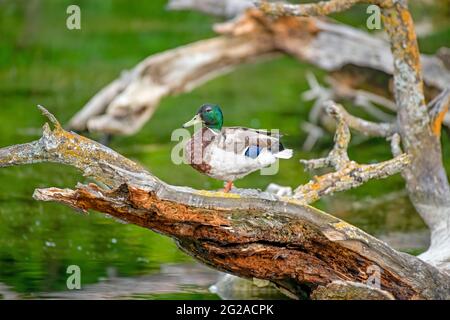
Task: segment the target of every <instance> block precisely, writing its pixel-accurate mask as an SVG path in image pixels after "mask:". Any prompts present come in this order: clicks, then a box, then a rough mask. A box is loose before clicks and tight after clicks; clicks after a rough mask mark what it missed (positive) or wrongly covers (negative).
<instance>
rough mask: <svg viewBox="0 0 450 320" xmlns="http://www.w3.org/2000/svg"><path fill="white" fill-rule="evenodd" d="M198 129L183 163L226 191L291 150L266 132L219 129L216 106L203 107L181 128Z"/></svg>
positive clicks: (219, 115) (287, 155)
mask: <svg viewBox="0 0 450 320" xmlns="http://www.w3.org/2000/svg"><path fill="white" fill-rule="evenodd" d="M190 126H198V127H200V126H201V129H199V130H197V131H196V132H195V133H194V135H193V136H192V138H191V139H190V140H189V141H188V142H187V144H186V146H185V149H184V152H185V157H186V160H187V162H188V163H189V164H190V165H191V166H192V167H193V168H194V169H196V170H197V171H199V172H201V173H203V174H206V175H207V176H209V177H212V178H215V179H218V180H222V181H225V182H226V184H225V188H224V190H223V191H224V192H229V191H230V190H231V188H232V186H233V181H235V180H237V179H240V178H242V177H244V176H246V175H248V174H249V173H252V172H254V171H256V170H259V169H262V168H264V167H267V166H269V165H271V164H274V163H275V162H276V161H277V159H289V158H291V157H292V150H291V149H285V148H284V147H283V145H282V144H281V142H280V135H279V134H273V133H272V132H270V131H265V130H256V129H249V128H243V127H223V113H222V110H221V109H220V107H219V106H218V105H213V104H204V105H202V106H201V107H200V109H199V110H198V112H197V113H196V114H195V116H194V118H192V120H190V121H188V122H186V123H185V124H184V125H183V128H187V127H190Z"/></svg>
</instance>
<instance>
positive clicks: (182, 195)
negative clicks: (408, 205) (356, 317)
mask: <svg viewBox="0 0 450 320" xmlns="http://www.w3.org/2000/svg"><path fill="white" fill-rule="evenodd" d="M44 113H45V114H46V115H47V116H48V117H49V118H50V120H51V122H52V123H53V126H54V129H53V130H50V126H49V125H48V124H46V125H45V126H44V133H43V136H42V138H41V139H40V140H37V141H34V142H30V143H26V144H22V145H15V146H11V147H6V148H3V149H0V167H8V166H13V165H21V164H28V163H37V162H56V163H63V164H68V165H71V166H74V167H76V168H78V169H80V170H81V171H82V172H83V173H84V175H85V176H90V177H92V178H94V179H95V180H97V181H101V182H102V183H104V184H105V185H106V186H107V187H109V188H111V189H103V188H101V187H99V186H97V185H95V184H90V185H78V186H77V188H76V189H75V190H70V189H58V188H48V189H37V190H36V191H35V194H34V198H35V199H37V200H43V201H56V202H60V203H64V204H66V205H69V206H71V207H72V208H75V209H77V210H81V211H83V212H86V211H87V210H89V209H92V210H96V211H100V212H103V213H107V214H109V215H111V216H114V217H116V218H118V219H121V220H124V221H127V222H129V223H133V224H136V225H138V226H141V227H145V228H149V229H152V230H154V231H157V232H159V233H162V234H165V235H167V236H170V237H172V238H174V239H176V241H177V243H178V244H179V246H180V248H182V249H183V250H184V251H186V252H187V253H189V254H191V255H192V256H194V257H195V258H197V259H198V260H200V261H202V262H203V263H205V264H207V265H209V266H212V267H214V268H216V269H218V270H221V271H225V272H228V273H232V274H234V275H237V276H240V277H244V278H250V279H251V278H258V279H262V280H268V281H271V282H272V283H274V284H276V285H277V286H278V287H280V288H282V290H283V291H284V292H288V293H289V294H290V295H291V296H296V297H299V298H300V297H304V296H305V295H306V296H310V295H311V293H312V292H313V291H314V290H316V289H317V288H319V287H321V286H322V287H327V286H328V285H329V284H330V283H333V282H335V281H345V282H352V283H353V282H357V283H363V284H364V283H365V281H366V280H367V279H368V278H369V277H370V272H369V270H370V268H369V267H370V266H373V265H376V266H378V267H379V268H381V270H382V272H381V290H382V291H383V292H387V293H389V294H391V295H392V296H393V297H395V298H396V299H450V276H449V275H448V274H446V273H445V272H443V271H440V270H438V269H437V268H435V267H433V266H431V265H430V264H428V263H425V262H423V261H421V260H420V259H418V258H416V257H413V256H410V255H408V254H404V253H400V252H397V251H395V250H394V249H392V248H390V247H389V246H388V245H387V244H385V243H384V242H381V241H379V240H377V239H375V238H373V237H371V236H370V235H368V234H366V233H365V232H363V231H361V230H360V229H358V228H356V227H354V226H351V225H349V224H347V223H345V222H344V221H342V220H340V219H338V218H335V217H333V216H331V215H328V214H326V213H324V212H321V211H319V210H317V209H315V208H313V207H310V206H307V205H304V204H302V203H301V202H299V201H298V200H295V199H292V198H287V197H278V196H276V195H273V194H269V193H264V192H258V191H256V190H246V189H239V190H237V193H233V194H224V193H222V192H212V191H204V190H194V189H191V188H187V187H177V186H171V185H168V184H166V183H164V182H162V181H160V180H159V179H158V178H156V177H154V176H153V175H151V174H150V173H149V172H148V171H146V170H145V169H143V168H142V167H141V166H139V165H137V164H135V163H133V162H132V161H130V160H128V159H126V158H124V157H122V156H121V155H119V154H117V153H116V152H114V151H113V150H111V149H109V148H107V147H105V146H102V145H101V144H99V143H97V142H94V141H91V140H89V139H87V138H84V137H82V136H79V135H77V134H75V133H71V132H67V131H65V130H63V129H62V128H61V126H60V125H59V123H58V122H57V121H56V119H55V118H54V117H53V116H51V115H50V114H48V113H47V112H45V110H44ZM362 287H364V286H362ZM328 288H329V287H328ZM328 290H329V289H328ZM341 290H342V289H341V288H340V289H339V291H341ZM372 291H373V290H372V289H367V290H361V293H360V296H361V297H363V296H364V297H367V296H368V294H369V293H370V292H372ZM328 294H330V293H328ZM310 297H312V298H314V295H313V296H310Z"/></svg>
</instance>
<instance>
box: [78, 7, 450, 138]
mask: <svg viewBox="0 0 450 320" xmlns="http://www.w3.org/2000/svg"><path fill="white" fill-rule="evenodd" d="M225 2H228V1H225ZM192 3H193V6H194V7H195V8H197V9H198V2H197V1H193V2H192ZM215 31H216V32H218V33H220V34H222V35H223V36H221V37H218V38H213V39H210V40H204V41H200V42H195V43H192V44H189V45H186V46H183V47H180V48H176V49H172V50H168V51H166V52H163V53H159V54H157V55H154V56H150V57H148V58H147V59H145V60H144V61H142V62H141V63H140V64H138V65H137V66H136V67H135V68H134V69H133V70H131V71H129V72H124V73H123V75H122V76H121V77H120V78H119V79H117V80H115V81H113V82H112V83H111V84H110V85H108V86H106V87H105V88H104V89H103V90H101V91H100V92H98V93H97V94H96V95H95V96H94V97H93V98H92V99H91V100H90V101H89V102H88V103H87V104H86V105H85V106H84V107H83V109H82V110H80V111H79V112H78V113H77V114H76V115H75V116H74V117H73V118H72V119H71V120H70V122H69V128H71V129H75V130H79V131H81V130H86V129H88V130H90V131H98V132H103V133H109V134H134V133H136V132H137V131H139V130H140V129H141V128H142V126H143V125H144V124H145V123H146V121H148V120H149V119H150V118H151V116H152V114H153V112H154V111H155V109H156V108H157V106H158V104H159V101H160V100H161V99H162V98H163V97H165V96H168V95H176V94H180V93H183V92H188V91H190V90H192V89H193V88H195V87H197V86H199V85H201V84H202V83H204V82H205V81H208V80H211V79H213V78H215V77H217V76H219V75H222V74H224V73H226V72H229V71H231V70H233V68H235V67H236V66H238V65H240V64H243V63H248V62H252V61H255V60H258V59H259V58H261V57H264V58H272V57H275V56H276V54H275V53H285V54H288V55H291V56H293V57H295V58H297V59H299V60H300V61H305V62H308V63H311V64H313V65H315V66H317V67H319V68H322V69H324V70H327V71H339V70H341V69H343V68H344V67H345V66H347V65H354V66H358V67H359V68H361V69H371V70H378V71H381V72H384V73H386V74H392V73H393V67H392V66H393V63H392V56H391V54H390V50H389V46H388V44H387V43H386V42H384V41H383V40H381V39H377V38H374V37H373V36H371V35H369V34H367V33H365V32H362V31H359V30H357V29H354V28H351V27H348V26H344V25H339V24H336V23H332V22H327V21H321V20H318V19H313V18H306V19H305V18H296V17H279V18H277V19H272V18H268V17H265V16H264V14H262V12H261V11H259V10H256V9H253V10H248V11H246V12H245V13H243V14H242V15H240V16H239V17H237V18H236V19H233V20H231V21H229V22H227V23H224V24H219V25H216V26H215ZM421 59H422V63H423V71H424V79H425V82H426V83H427V85H429V86H431V87H436V88H439V89H440V90H442V89H443V88H445V86H446V85H447V84H448V83H449V82H450V71H448V70H447V69H446V68H445V66H444V65H443V63H442V61H441V60H440V59H438V58H436V57H434V56H427V55H422V56H421Z"/></svg>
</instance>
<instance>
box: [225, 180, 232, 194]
mask: <svg viewBox="0 0 450 320" xmlns="http://www.w3.org/2000/svg"><path fill="white" fill-rule="evenodd" d="M232 187H233V181H227V183H226V184H225V188H224V189H223V192H225V193H228V192H230V190H231V188H232Z"/></svg>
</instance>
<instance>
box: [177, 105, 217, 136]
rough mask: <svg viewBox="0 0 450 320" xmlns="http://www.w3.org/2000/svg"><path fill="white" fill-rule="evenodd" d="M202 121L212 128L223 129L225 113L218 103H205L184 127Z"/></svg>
mask: <svg viewBox="0 0 450 320" xmlns="http://www.w3.org/2000/svg"><path fill="white" fill-rule="evenodd" d="M198 123H202V124H203V125H204V126H207V127H208V128H210V129H214V130H221V129H222V126H223V114H222V110H220V107H219V106H218V105H216V104H204V105H202V106H201V107H200V109H199V110H198V111H197V113H196V115H195V116H194V118H192V120H191V121H188V122H186V123H185V124H184V125H183V128H186V127H190V126H193V125H195V124H198Z"/></svg>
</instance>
